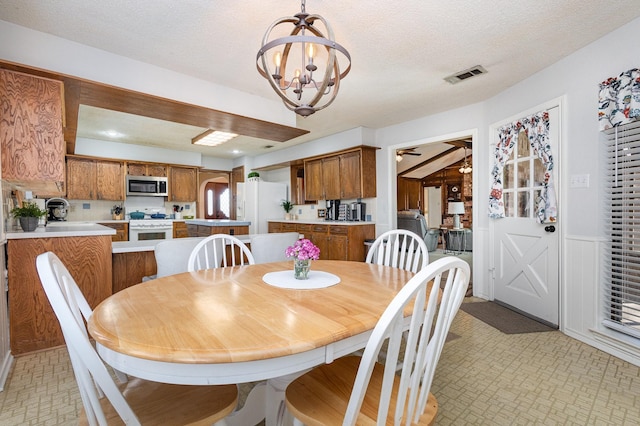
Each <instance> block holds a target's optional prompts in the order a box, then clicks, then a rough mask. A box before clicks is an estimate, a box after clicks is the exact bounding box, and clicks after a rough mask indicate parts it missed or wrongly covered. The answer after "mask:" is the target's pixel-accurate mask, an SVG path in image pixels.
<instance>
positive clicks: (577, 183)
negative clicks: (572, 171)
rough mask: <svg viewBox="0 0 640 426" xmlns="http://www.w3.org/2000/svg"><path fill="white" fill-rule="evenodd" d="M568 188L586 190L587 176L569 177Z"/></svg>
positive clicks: (587, 184)
mask: <svg viewBox="0 0 640 426" xmlns="http://www.w3.org/2000/svg"><path fill="white" fill-rule="evenodd" d="M569 186H570V187H571V188H588V187H589V175H588V174H585V175H571V178H570V179H569Z"/></svg>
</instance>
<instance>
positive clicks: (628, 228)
mask: <svg viewBox="0 0 640 426" xmlns="http://www.w3.org/2000/svg"><path fill="white" fill-rule="evenodd" d="M605 135H606V156H607V162H606V172H605V187H606V188H605V197H606V201H605V209H606V210H605V215H604V217H605V221H606V228H605V229H606V232H607V234H608V237H609V244H607V253H605V260H604V277H603V278H604V279H603V287H604V296H605V297H604V298H603V300H604V306H603V309H604V325H605V326H607V327H610V328H613V329H615V330H617V331H621V332H623V333H627V334H629V335H632V336H634V337H637V338H640V121H635V122H632V123H629V124H626V125H622V126H618V127H617V128H614V129H609V130H607V131H605Z"/></svg>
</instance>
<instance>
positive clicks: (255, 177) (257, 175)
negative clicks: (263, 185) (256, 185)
mask: <svg viewBox="0 0 640 426" xmlns="http://www.w3.org/2000/svg"><path fill="white" fill-rule="evenodd" d="M247 177H248V178H249V181H258V180H260V173H258V172H250V173H249V174H248V175H247Z"/></svg>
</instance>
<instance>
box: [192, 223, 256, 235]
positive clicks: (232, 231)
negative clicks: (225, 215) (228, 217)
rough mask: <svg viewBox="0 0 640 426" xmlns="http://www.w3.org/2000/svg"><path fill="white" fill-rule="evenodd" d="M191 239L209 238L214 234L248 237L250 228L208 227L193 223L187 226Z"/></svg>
mask: <svg viewBox="0 0 640 426" xmlns="http://www.w3.org/2000/svg"><path fill="white" fill-rule="evenodd" d="M187 233H188V234H189V237H208V236H209V235H213V234H227V235H247V234H248V233H249V227H248V226H207V225H197V224H193V223H189V224H187Z"/></svg>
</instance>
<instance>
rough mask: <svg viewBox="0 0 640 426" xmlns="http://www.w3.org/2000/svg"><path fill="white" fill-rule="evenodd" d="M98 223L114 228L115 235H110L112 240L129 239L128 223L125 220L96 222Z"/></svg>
mask: <svg viewBox="0 0 640 426" xmlns="http://www.w3.org/2000/svg"><path fill="white" fill-rule="evenodd" d="M98 225H102V226H107V227H109V228H112V229H115V230H116V235H113V236H112V237H111V240H112V241H129V224H128V223H126V222H122V223H115V222H98Z"/></svg>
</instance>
